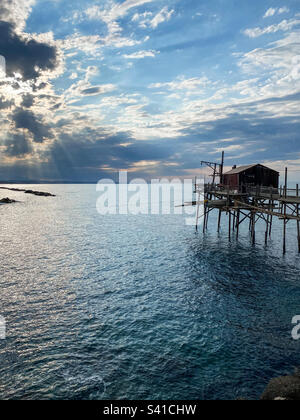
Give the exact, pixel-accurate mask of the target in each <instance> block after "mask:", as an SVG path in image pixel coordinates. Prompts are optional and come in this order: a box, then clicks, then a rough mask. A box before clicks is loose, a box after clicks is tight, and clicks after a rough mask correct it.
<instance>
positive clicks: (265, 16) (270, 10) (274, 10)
mask: <svg viewBox="0 0 300 420" xmlns="http://www.w3.org/2000/svg"><path fill="white" fill-rule="evenodd" d="M276 10H277V9H274V8H273V7H271V8H270V9H268V10H267V11H266V13H265V15H264V18H267V17H271V16H274V15H275V13H276Z"/></svg>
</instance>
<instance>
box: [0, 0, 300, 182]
mask: <svg viewBox="0 0 300 420" xmlns="http://www.w3.org/2000/svg"><path fill="white" fill-rule="evenodd" d="M0 56H2V57H4V58H5V63H6V68H5V70H6V71H5V73H4V71H2V73H1V72H0V124H1V131H0V161H1V165H0V181H8V180H20V181H21V180H22V181H26V180H27V181H31V180H38V181H61V182H63V181H68V182H72V181H74V182H97V181H98V180H100V179H102V178H115V177H116V174H117V173H118V171H120V170H127V171H128V172H129V176H130V177H132V178H145V179H148V180H150V179H152V178H157V177H164V176H168V177H173V176H176V177H177V176H180V177H191V176H195V175H198V174H199V173H200V172H201V170H200V168H201V166H200V162H201V160H208V161H212V162H215V161H217V162H218V161H219V160H220V156H221V152H222V150H224V151H225V162H226V166H228V167H231V166H232V165H233V164H237V165H244V164H252V163H263V164H265V165H268V166H271V167H272V168H274V169H277V170H280V171H281V170H282V169H283V168H284V167H285V166H288V167H289V169H290V174H291V176H292V177H293V178H295V179H296V178H297V177H298V176H299V180H300V106H299V105H300V102H299V101H300V2H299V0H278V1H277V0H276V1H268V0H266V1H264V2H262V1H259V0H239V1H238V0H209V1H208V0H164V1H160V0H125V1H124V0H122V1H121V0H99V1H98V0H94V1H90V0H72V1H70V0H0ZM1 62H3V59H2V61H0V67H1ZM2 67H3V65H2Z"/></svg>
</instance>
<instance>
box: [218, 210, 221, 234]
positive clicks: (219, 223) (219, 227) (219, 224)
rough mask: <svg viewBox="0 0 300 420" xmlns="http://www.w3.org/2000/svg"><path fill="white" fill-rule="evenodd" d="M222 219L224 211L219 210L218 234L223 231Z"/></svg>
mask: <svg viewBox="0 0 300 420" xmlns="http://www.w3.org/2000/svg"><path fill="white" fill-rule="evenodd" d="M221 218H222V210H219V219H218V233H219V232H220V229H221Z"/></svg>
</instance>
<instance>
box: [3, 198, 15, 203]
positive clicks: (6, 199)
mask: <svg viewBox="0 0 300 420" xmlns="http://www.w3.org/2000/svg"><path fill="white" fill-rule="evenodd" d="M12 203H16V201H15V200H11V199H10V198H2V200H0V204H12Z"/></svg>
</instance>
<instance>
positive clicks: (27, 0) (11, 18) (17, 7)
mask: <svg viewBox="0 0 300 420" xmlns="http://www.w3.org/2000/svg"><path fill="white" fill-rule="evenodd" d="M35 3H36V0H1V4H0V11H1V20H4V21H8V22H12V23H14V24H16V27H17V29H18V30H20V31H22V30H23V29H24V27H25V24H26V20H27V18H28V16H29V15H30V13H31V10H32V7H33V6H34V5H35Z"/></svg>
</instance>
